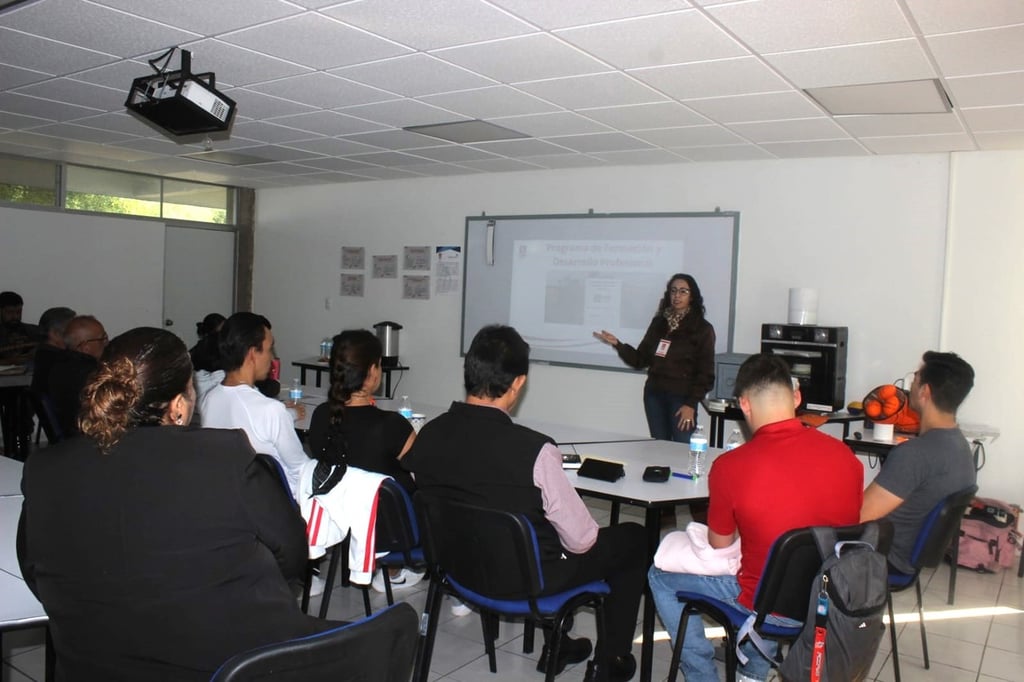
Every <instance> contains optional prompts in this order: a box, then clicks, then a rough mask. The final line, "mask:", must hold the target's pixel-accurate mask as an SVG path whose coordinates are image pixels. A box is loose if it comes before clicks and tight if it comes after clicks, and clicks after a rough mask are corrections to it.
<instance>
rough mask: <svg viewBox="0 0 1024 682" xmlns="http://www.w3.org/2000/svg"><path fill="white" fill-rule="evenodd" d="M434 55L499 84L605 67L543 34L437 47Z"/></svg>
mask: <svg viewBox="0 0 1024 682" xmlns="http://www.w3.org/2000/svg"><path fill="white" fill-rule="evenodd" d="M434 54H435V55H436V56H438V57H440V58H441V59H444V60H445V61H449V62H452V63H453V64H458V65H459V66H462V67H465V68H467V69H470V70H471V71H478V72H480V73H482V74H484V75H485V76H489V77H490V78H493V79H494V80H496V81H500V82H502V83H521V82H523V81H536V80H542V79H545V78H561V77H564V76H580V75H583V74H587V73H600V72H601V71H607V70H608V67H607V66H605V65H604V64H602V63H601V62H599V61H597V60H596V59H594V58H592V57H589V56H587V55H585V54H583V53H582V52H580V51H579V50H577V49H576V48H574V47H571V46H569V45H566V44H565V43H564V42H562V41H561V40H558V39H557V38H555V37H554V36H550V35H548V34H546V33H538V34H534V35H529V36H522V37H517V38H506V39H504V40H495V41H493V42H489V43H479V44H475V45H465V46H463V47H452V48H448V49H444V50H437V51H436V52H434ZM510 55H514V58H510Z"/></svg>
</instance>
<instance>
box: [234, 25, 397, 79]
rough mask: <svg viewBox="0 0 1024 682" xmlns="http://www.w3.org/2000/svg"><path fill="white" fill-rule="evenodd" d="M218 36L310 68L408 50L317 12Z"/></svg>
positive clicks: (391, 55) (332, 65)
mask: <svg viewBox="0 0 1024 682" xmlns="http://www.w3.org/2000/svg"><path fill="white" fill-rule="evenodd" d="M221 40H224V41H225V42H228V43H231V44H233V45H241V46H242V47H248V48H249V49H252V50H258V51H260V52H266V53H268V54H272V55H274V56H275V57H280V58H281V59H286V60H288V61H290V62H295V63H296V64H302V65H303V66H310V67H313V68H314V69H330V68H334V67H337V66H347V65H349V64H358V63H359V62H364V61H369V60H372V59H383V58H385V57H394V56H395V55H399V54H403V53H405V52H408V51H409V50H408V49H407V48H405V47H402V46H400V45H396V44H395V43H392V42H389V41H387V40H383V39H381V38H378V37H377V36H373V35H370V34H368V33H366V32H364V31H360V30H358V29H354V28H351V27H349V26H345V25H343V24H341V23H339V22H337V21H334V20H333V19H329V18H327V17H324V16H321V15H319V14H300V15H298V16H295V17H289V18H287V19H281V20H280V21H274V22H270V23H268V24H262V25H260V26H255V27H253V28H248V29H243V30H241V31H236V32H234V33H229V34H227V35H224V36H221Z"/></svg>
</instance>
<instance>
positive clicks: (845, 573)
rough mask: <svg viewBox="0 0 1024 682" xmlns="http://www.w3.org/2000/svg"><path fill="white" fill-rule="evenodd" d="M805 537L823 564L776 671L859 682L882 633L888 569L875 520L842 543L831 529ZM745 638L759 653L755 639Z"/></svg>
mask: <svg viewBox="0 0 1024 682" xmlns="http://www.w3.org/2000/svg"><path fill="white" fill-rule="evenodd" d="M811 533H812V535H813V536H814V542H815V544H816V545H817V547H818V552H819V553H820V555H821V557H822V560H823V563H822V566H821V570H820V571H819V572H818V574H817V575H816V576H815V578H814V582H813V583H812V585H811V599H810V605H809V607H808V610H807V618H806V620H805V621H804V627H803V630H801V631H800V636H799V637H798V638H797V639H796V641H794V642H793V644H792V646H791V647H790V648H789V651H788V652H787V653H786V656H785V658H784V659H783V660H782V663H781V665H779V673H780V674H781V675H782V679H783V680H785V682H859V681H860V680H864V679H866V678H867V677H868V674H869V672H870V668H871V664H872V663H873V662H874V660H875V654H876V653H877V652H878V645H879V643H880V642H881V640H882V635H883V634H884V632H885V625H884V624H883V623H882V619H883V616H884V613H885V606H886V599H887V597H888V593H889V579H888V575H889V569H888V564H887V562H886V558H885V555H884V554H882V553H881V552H879V551H877V550H876V547H878V543H879V538H880V535H881V530H880V528H879V525H878V523H877V522H873V523H867V524H865V527H864V532H863V533H862V534H861V536H860V538H859V539H858V540H848V541H843V542H838V541H837V537H836V532H835V529H833V528H829V527H815V528H812V529H811ZM746 634H747V635H748V636H749V637H750V639H751V640H752V641H753V642H754V644H755V645H757V647H758V649H760V650H761V652H762V653H764V649H765V648H766V647H764V645H763V641H762V640H761V639H760V637H759V636H758V635H757V634H756V633H755V632H749V633H746ZM821 644H824V647H822V646H821ZM737 648H738V646H737ZM765 658H767V659H769V660H772V657H771V656H767V655H765ZM772 664H773V665H775V663H774V662H773V663H772Z"/></svg>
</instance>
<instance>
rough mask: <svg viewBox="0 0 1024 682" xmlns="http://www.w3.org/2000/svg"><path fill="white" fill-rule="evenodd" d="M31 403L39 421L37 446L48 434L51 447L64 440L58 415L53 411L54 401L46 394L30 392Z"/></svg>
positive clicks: (47, 440) (47, 438) (47, 439)
mask: <svg viewBox="0 0 1024 682" xmlns="http://www.w3.org/2000/svg"><path fill="white" fill-rule="evenodd" d="M29 401H30V402H31V403H32V410H33V411H34V412H35V413H36V419H38V420H39V423H38V425H37V426H36V445H39V436H40V434H41V433H45V434H46V442H47V443H49V444H50V445H53V444H54V443H58V442H60V441H61V440H62V438H63V435H62V434H61V432H60V425H59V424H58V423H57V413H56V412H55V411H54V409H53V400H52V399H51V398H50V396H49V395H47V394H46V393H38V392H36V391H32V390H30V391H29Z"/></svg>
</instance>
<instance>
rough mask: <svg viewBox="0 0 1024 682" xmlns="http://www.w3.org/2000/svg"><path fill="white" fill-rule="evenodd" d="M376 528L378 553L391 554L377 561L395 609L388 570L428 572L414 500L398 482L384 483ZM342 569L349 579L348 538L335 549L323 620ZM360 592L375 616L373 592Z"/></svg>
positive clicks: (322, 601) (322, 608)
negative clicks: (371, 599) (404, 569)
mask: <svg viewBox="0 0 1024 682" xmlns="http://www.w3.org/2000/svg"><path fill="white" fill-rule="evenodd" d="M375 528H376V529H375V531H374V533H375V535H376V538H377V539H376V545H375V548H376V550H377V553H380V552H387V554H386V555H384V556H381V557H377V561H376V563H377V566H378V567H380V569H381V570H382V571H383V576H384V592H385V594H386V595H387V599H388V606H391V605H392V604H394V603H395V599H394V594H393V593H392V591H391V578H390V577H389V575H388V569H389V568H400V567H403V566H405V567H409V568H413V569H425V567H426V562H425V560H424V558H423V548H422V547H421V546H420V531H419V525H418V524H417V523H416V514H415V513H414V512H413V506H412V500H410V499H409V494H408V493H407V492H405V489H404V488H403V487H402V486H401V485H400V484H399V483H397V482H396V481H395V480H394V479H390V478H389V479H386V480H385V481H384V482H383V483H381V486H380V489H379V491H378V493H377V524H376V527H375ZM339 567H340V569H341V571H342V573H343V575H347V572H348V538H346V539H345V541H343V542H340V543H338V544H337V545H335V546H334V547H332V548H331V559H330V563H329V564H328V567H327V578H326V582H325V584H324V593H323V596H322V597H321V598H320V617H321V618H326V617H327V609H328V607H329V606H330V604H331V592H332V590H333V586H334V581H335V579H336V578H337V575H338V569H339ZM309 584H310V580H307V588H306V594H307V595H308V591H309ZM343 584H347V582H343ZM360 589H362V591H363V609H364V610H365V611H366V615H367V616H369V615H370V614H371V613H373V608H372V607H371V605H370V588H369V586H366V585H361V586H360ZM307 605H308V597H306V598H305V599H304V602H303V610H306V606H307Z"/></svg>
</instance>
